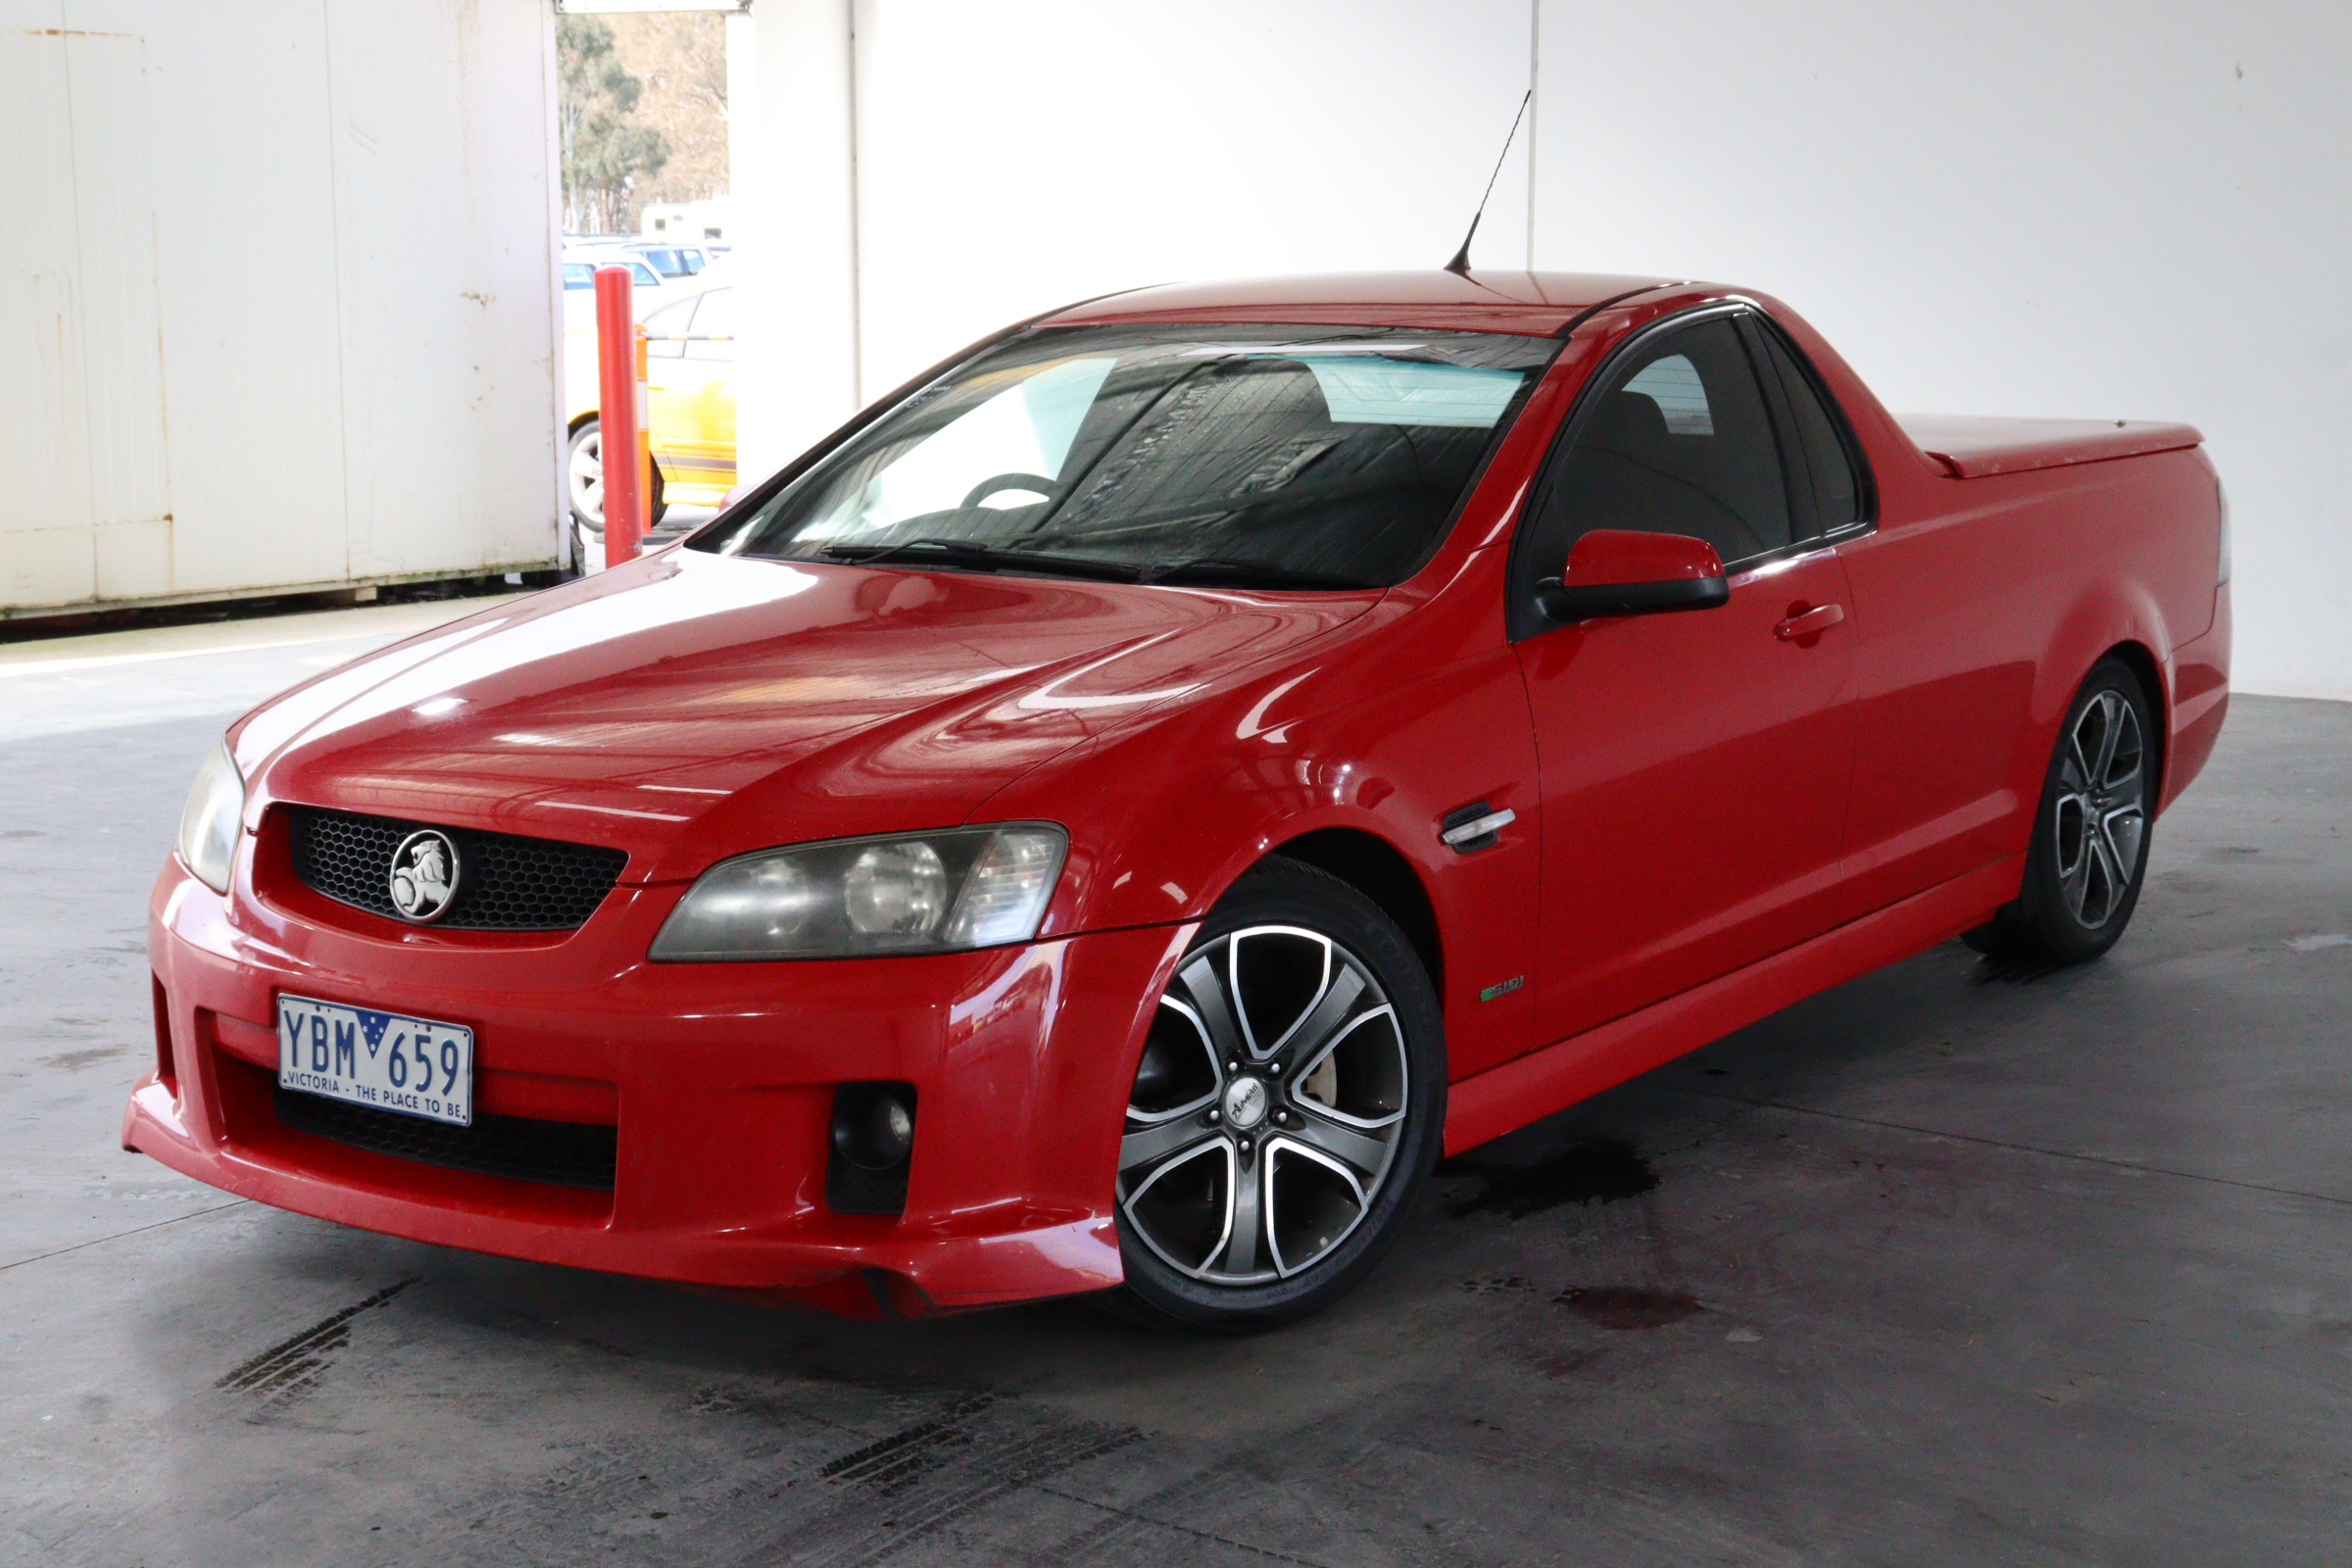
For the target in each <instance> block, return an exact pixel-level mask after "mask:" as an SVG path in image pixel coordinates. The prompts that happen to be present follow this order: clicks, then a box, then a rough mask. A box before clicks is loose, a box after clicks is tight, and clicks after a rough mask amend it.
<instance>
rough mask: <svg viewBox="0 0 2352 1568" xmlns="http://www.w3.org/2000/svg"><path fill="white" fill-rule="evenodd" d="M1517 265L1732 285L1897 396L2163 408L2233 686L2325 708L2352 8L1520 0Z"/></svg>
mask: <svg viewBox="0 0 2352 1568" xmlns="http://www.w3.org/2000/svg"><path fill="white" fill-rule="evenodd" d="M1543 39H1544V43H1543V58H1542V62H1541V70H1540V73H1539V75H1540V80H1541V83H1542V85H1541V88H1540V90H1539V91H1540V102H1541V103H1542V105H1543V112H1542V118H1541V129H1540V132H1539V135H1540V141H1539V147H1538V169H1539V172H1540V179H1541V185H1540V192H1539V194H1540V201H1539V217H1538V220H1537V225H1536V252H1537V257H1538V260H1539V262H1540V263H1541V265H1544V266H1546V267H1559V268H1584V267H1591V268H1595V269H1601V268H1606V269H1609V270H1624V271H1657V272H1670V273H1674V274H1677V275H1682V276H1697V277H1710V278H1728V279H1733V280H1736V281H1739V282H1742V283H1746V284H1749V285H1751V286H1753V287H1756V288H1760V289H1765V290H1768V291H1770V292H1771V293H1774V294H1777V295H1779V296H1780V297H1782V298H1783V299H1785V300H1787V301H1788V302H1789V304H1791V305H1793V306H1794V307H1795V308H1796V309H1797V310H1799V311H1801V312H1802V313H1804V315H1805V316H1806V317H1807V318H1808V319H1811V320H1812V321H1813V322H1814V323H1815V324H1816V325H1817V326H1819V327H1820V328H1821V329H1822V330H1823V332H1824V333H1825V334H1826V335H1827V336H1828V337H1829V338H1830V340H1831V341H1832V342H1834V343H1836V344H1837V345H1838V348H1839V350H1840V351H1841V352H1842V353H1844V354H1845V356H1846V357H1847V358H1848V359H1849V360H1850V361H1852V363H1853V365H1854V367H1855V368H1857V369H1858V370H1859V371H1861V373H1862V375H1863V377H1864V378H1865V379H1866V380H1868V381H1869V382H1870V384H1871V385H1872V387H1873V388H1874V389H1876V390H1877V391H1878V393H1879V394H1880V396H1881V397H1883V398H1884V399H1886V401H1887V403H1888V404H1889V405H1890V406H1891V407H1893V408H1896V409H1902V410H1923V411H1933V412H1942V413H1963V414H2023V415H2082V416H2092V417H2119V418H2120V417H2133V418H2157V419H2185V420H2188V421H2189V422H2191V423H2194V424H2196V425H2198V426H2199V427H2200V428H2202V429H2203V430H2204V432H2205V434H2206V436H2207V438H2208V440H2209V442H2210V451H2211V454H2212V456H2213V459H2214V461H2215V463H2216V464H2217V465H2219V466H2220V467H2221V470H2222V473H2223V476H2224V479H2225V481H2226V483H2227V484H2228V487H2229V498H2230V505H2231V513H2232V516H2233V519H2234V523H2235V534H2236V550H2235V554H2236V569H2235V572H2234V579H2235V580H2234V586H2233V590H2232V593H2233V603H2234V605H2235V608H2236V613H2237V668H2236V678H2235V684H2236V685H2237V686H2239V687H2240V688H2241V689H2244V690H2252V691H2261V692H2278V693H2287V694H2293V695H2302V696H2325V697H2336V698H2352V488H2348V487H2347V485H2346V483H2345V479H2344V475H2343V472H2342V464H2343V459H2344V455H2345V447H2346V442H2345V437H2344V432H2345V431H2346V430H2347V429H2352V305H2348V304H2347V303H2346V302H2347V301H2352V7H2347V6H2345V5H2343V4H2342V3H2341V0H2333V3H2319V0H2239V3H2238V4H2235V5H2229V6H2220V5H2212V4H2199V3H2191V0H2158V3H2141V4H2131V5H2125V4H2083V3H2068V4H2051V3H2047V0H2044V3H2038V4H2036V3H2016V0H2007V3H2001V0H1976V3H1972V4H1967V5H1928V4H1920V3H1916V0H1912V3H1890V0H1878V3H1873V4H1850V5H1823V4H1813V5H1788V6H1774V7H1761V6H1752V5H1734V4H1717V5H1692V4H1683V5H1655V6H1646V7H1642V8H1635V9H1629V8H1624V7H1608V6H1599V5H1585V4H1576V5H1571V4H1564V3H1560V0H1547V3H1546V4H1545V6H1544V28H1543Z"/></svg>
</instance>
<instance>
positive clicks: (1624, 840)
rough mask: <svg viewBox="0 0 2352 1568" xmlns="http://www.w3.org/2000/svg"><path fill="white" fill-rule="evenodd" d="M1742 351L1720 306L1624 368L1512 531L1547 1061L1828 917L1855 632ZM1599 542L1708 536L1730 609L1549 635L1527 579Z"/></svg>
mask: <svg viewBox="0 0 2352 1568" xmlns="http://www.w3.org/2000/svg"><path fill="white" fill-rule="evenodd" d="M1756 331H1757V328H1756V327H1755V326H1754V325H1753V324H1751V323H1743V322H1742V321H1741V320H1740V313H1739V312H1738V311H1736V310H1716V311H1711V312H1707V313H1704V314H1703V315H1701V316H1699V317H1697V318H1696V319H1693V318H1691V317H1684V318H1678V319H1675V320H1673V321H1671V322H1669V323H1666V324H1665V325H1664V326H1663V327H1661V328H1659V329H1656V330H1653V331H1652V332H1651V333H1649V334H1648V335H1647V336H1645V337H1642V338H1639V339H1637V340H1636V341H1635V343H1634V344H1633V345H1632V346H1631V347H1630V349H1629V350H1627V351H1624V352H1621V353H1620V354H1619V355H1618V356H1617V358H1616V360H1615V363H1614V364H1613V365H1612V366H1611V367H1610V368H1607V369H1605V370H1604V371H1603V372H1602V375H1603V377H1604V378H1603V379H1602V380H1601V381H1599V382H1596V383H1595V385H1594V387H1593V391H1592V392H1591V393H1589V394H1588V395H1587V396H1586V397H1584V398H1582V399H1580V401H1579V406H1578V410H1577V413H1576V415H1575V416H1574V417H1573V420H1572V422H1571V424H1570V425H1569V427H1568V428H1567V429H1566V430H1565V431H1564V432H1563V439H1562V440H1561V441H1560V442H1559V443H1557V444H1556V445H1555V447H1554V450H1553V453H1552V457H1551V459H1550V462H1549V464H1548V466H1547V467H1546V470H1545V472H1544V475H1543V476H1542V478H1541V479H1540V480H1539V483H1538V485H1537V487H1536V490H1535V492H1534V496H1533V500H1532V502H1531V504H1530V507H1529V510H1528V513H1527V520H1526V521H1525V522H1524V523H1523V527H1526V528H1529V529H1530V530H1531V531H1530V534H1529V537H1528V538H1527V539H1526V540H1525V541H1524V542H1523V544H1522V547H1521V552H1520V561H1519V564H1518V566H1517V568H1516V573H1515V576H1514V581H1513V593H1514V606H1513V634H1514V636H1515V637H1516V638H1517V639H1518V641H1517V651H1518V655H1519V662H1520V668H1521V672H1522V674H1523V676H1524V678H1525V681H1526V686H1527V696H1528V703H1529V706H1530V709H1531V711H1532V713H1533V716H1534V721H1535V732H1536V742H1537V752H1538V759H1539V766H1540V769H1541V782H1542V797H1543V810H1544V824H1543V841H1544V847H1543V892H1542V914H1541V936H1540V942H1541V948H1542V958H1541V963H1542V968H1541V971H1540V974H1539V976H1538V995H1537V999H1536V1008H1537V1015H1538V1023H1539V1027H1538V1041H1539V1043H1541V1042H1545V1041H1552V1040H1558V1039H1562V1038H1565V1037H1567V1036H1570V1035H1574V1034H1578V1033H1581V1032H1583V1031H1585V1030H1588V1029H1591V1028H1593V1027H1594V1026H1596V1025H1598V1024H1602V1023H1605V1022H1607V1021H1609V1020H1610V1019H1612V1018H1616V1017H1619V1016H1622V1015H1623V1014H1626V1013H1629V1012H1632V1011H1634V1010H1636V1009H1637V1008H1640V1007H1642V1006H1646V1005H1649V1004H1652V1003H1655V1002H1659V1001H1662V1000H1664V999H1666V998H1668V997H1671V996H1674V995H1676V994H1677V993H1680V992H1683V991H1686V990H1689V989H1690V988H1691V987H1693V986H1696V985H1700V984H1703V983H1704V982H1706V981H1708V980H1711V979H1713V978H1715V977H1717V976H1719V975H1722V974H1725V973H1727V972H1729V971H1731V970H1733V969H1737V968H1739V967H1740V966H1742V965H1744V964H1748V963H1752V962H1754V961H1755V960H1757V959H1759V958H1763V957H1766V956H1770V955H1772V954H1774V953H1777V952H1779V951H1781V950H1783V949H1786V948H1789V947H1791V946H1793V945H1795V944H1796V943H1799V942H1802V941H1804V940H1805V939H1807V938H1808V937H1811V936H1814V935H1817V934H1818V933H1820V932H1821V931H1823V930H1826V929H1828V927H1829V925H1830V924H1831V923H1833V922H1834V920H1835V918H1836V915H1835V909H1836V884H1837V880H1838V858H1839V850H1840V840H1841V836H1842V829H1843V819H1844V814H1845V797H1846V788H1847V779H1848V774H1849V771H1850V769H1851V766H1852V753H1853V695H1854V693H1853V678H1854V630H1853V626H1852V624H1851V623H1850V621H1847V620H1845V619H1844V618H1843V616H1844V612H1845V607H1846V606H1847V604H1848V595H1847V590H1846V581H1845V569H1844V566H1843V564H1841V563H1840V562H1839V560H1838V554H1837V552H1836V550H1835V549H1834V548H1829V547H1826V546H1825V544H1824V542H1823V539H1822V536H1821V530H1820V528H1819V526H1818V522H1819V517H1820V513H1821V510H1822V509H1821V508H1820V507H1819V506H1818V505H1817V504H1816V502H1815V498H1814V496H1813V494H1812V487H1811V484H1810V481H1809V480H1808V479H1807V477H1806V470H1805V468H1804V467H1803V458H1802V457H1801V455H1800V453H1799V451H1798V448H1797V446H1796V442H1795V438H1794V432H1793V431H1792V430H1791V429H1789V423H1790V421H1789V415H1788V412H1787V404H1786V402H1785V400H1784V398H1783V394H1782V392H1781V389H1780V384H1779V382H1778V380H1777V379H1775V378H1773V375H1772V372H1771V370H1770V369H1769V368H1765V369H1764V370H1763V371H1762V372H1761V373H1760V372H1759V363H1760V359H1761V350H1760V340H1759V339H1758V338H1757V337H1756V336H1755V333H1756ZM1792 480H1793V482H1792ZM1593 528H1632V529H1643V530H1649V531H1654V532H1660V533H1673V534H1685V535H1693V536H1696V537H1698V538H1702V539H1705V540H1706V541H1707V542H1708V543H1710V544H1712V545H1714V547H1715V549H1716V551H1717V553H1718V554H1719V555H1720V556H1721V557H1722V558H1723V560H1724V563H1725V565H1726V568H1727V572H1728V575H1729V577H1730V582H1731V598H1730V602H1729V603H1728V604H1726V605H1723V606H1721V607H1719V608H1714V609H1706V610H1696V611H1684V612H1678V613H1653V614H1636V615H1621V616H1613V617H1605V618H1600V619H1593V620H1588V621H1585V622H1583V623H1581V624H1577V625H1556V624H1549V623H1546V622H1544V620H1543V619H1542V618H1541V613H1540V612H1535V611H1534V610H1533V608H1532V604H1531V603H1530V602H1531V601H1532V598H1533V591H1534V585H1535V583H1536V581H1537V580H1539V579H1540V578H1543V577H1546V576H1556V575H1558V574H1559V573H1560V571H1561V569H1562V564H1563V563H1564V561H1565V559H1566V555H1567V551H1568V548H1569V547H1570V545H1572V544H1573V543H1574V542H1575V540H1576V539H1577V538H1579V537H1581V536H1582V535H1583V534H1584V533H1585V532H1587V531H1588V530H1590V529H1593ZM1800 617H1803V618H1800Z"/></svg>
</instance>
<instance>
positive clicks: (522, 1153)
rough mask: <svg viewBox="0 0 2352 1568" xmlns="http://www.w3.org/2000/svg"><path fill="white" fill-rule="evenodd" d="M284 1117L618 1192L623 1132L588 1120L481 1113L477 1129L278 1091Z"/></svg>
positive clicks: (421, 1156)
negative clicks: (615, 1175)
mask: <svg viewBox="0 0 2352 1568" xmlns="http://www.w3.org/2000/svg"><path fill="white" fill-rule="evenodd" d="M277 1119H278V1121H279V1122H280V1123H281V1124H282V1125H284V1126H287V1127H291V1128H293V1129H294V1130H295V1131H296V1132H303V1133H309V1134H311V1135H312V1136H314V1137H317V1138H331V1139H333V1140H334V1141H335V1142H336V1143H338V1144H349V1145H351V1146H352V1147H353V1148H355V1149H366V1150H370V1151H372V1152H376V1153H378V1154H390V1155H393V1156H394V1157H396V1158H399V1159H414V1160H417V1161H419V1162H421V1163H423V1164H427V1165H441V1166H445V1167H447V1168H448V1169H451V1170H466V1171H472V1172H474V1173H475V1174H477V1175H481V1176H504V1177H506V1178H507V1179H508V1180H509V1181H516V1182H538V1183H540V1184H541V1185H543V1186H548V1187H584V1188H588V1189H590V1190H592V1191H595V1192H605V1193H609V1192H611V1191H612V1190H613V1167H614V1165H615V1163H616V1159H615V1155H616V1153H617V1152H618V1150H619V1147H620V1131H619V1129H618V1128H614V1127H597V1126H592V1125H589V1124H587V1123H584V1122H568V1121H539V1120H535V1119H533V1118H530V1117H525V1116H489V1115H482V1114H479V1113H477V1114H476V1115H475V1116H474V1118H473V1125H472V1126H470V1127H452V1126H450V1125H449V1124H448V1123H446V1122H437V1121H426V1120H425V1119H424V1118H423V1117H421V1116H404V1115H402V1114H400V1113H399V1112H398V1111H391V1110H377V1109H375V1108H374V1107H372V1106H369V1105H354V1104H349V1103H345V1102H343V1101H340V1100H328V1099H327V1098H325V1097H324V1096H323V1095H306V1094H301V1093H299V1092H297V1091H294V1090H290V1089H280V1090H278V1091H277Z"/></svg>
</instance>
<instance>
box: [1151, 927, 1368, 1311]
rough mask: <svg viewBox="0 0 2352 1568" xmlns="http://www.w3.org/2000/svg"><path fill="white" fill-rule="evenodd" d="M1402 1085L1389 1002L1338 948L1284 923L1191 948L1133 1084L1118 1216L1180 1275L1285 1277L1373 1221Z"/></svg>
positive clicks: (1249, 1280)
mask: <svg viewBox="0 0 2352 1568" xmlns="http://www.w3.org/2000/svg"><path fill="white" fill-rule="evenodd" d="M1409 1073H1410V1069H1409V1066H1408V1063H1407V1054H1406V1050H1405V1041H1404V1035H1403V1032H1402V1030H1401V1028H1400V1027H1399V1026H1398V1023H1397V1009H1396V1007H1395V1006H1394V1005H1392V1003H1391V1002H1390V999H1389V998H1388V996H1387V994H1386V993H1385V992H1384V991H1383V990H1382V989H1381V986H1380V983H1379V981H1378V980H1377V979H1375V978H1374V976H1373V974H1372V971H1371V970H1370V969H1369V968H1368V967H1366V965H1365V964H1364V962H1363V961H1362V960H1361V959H1360V958H1358V957H1356V956H1355V955H1353V954H1351V953H1349V952H1348V950H1347V949H1346V948H1345V947H1343V946H1342V945H1340V944H1339V943H1337V942H1334V941H1333V940H1331V938H1329V937H1327V936H1325V935H1323V934H1322V933H1320V932H1317V931H1312V930H1308V929H1306V928H1304V927H1301V926H1293V925H1257V926H1250V927H1248V928H1246V929H1243V930H1239V931H1234V932H1231V933H1228V934H1226V935H1223V936H1219V937H1216V938H1214V939H1212V940H1211V941H1209V942H1206V943H1203V944H1202V945H1201V947H1199V948H1196V949H1195V950H1193V951H1192V952H1191V953H1189V954H1187V955H1185V957H1184V960H1183V962H1182V963H1181V964H1179V965H1178V967H1177V973H1176V979H1175V981H1174V983H1173V984H1171V985H1170V986H1169V988H1168V992H1167V994H1166V995H1165V996H1163V997H1162V998H1161V999H1160V1002H1159V1007H1158V1011H1157V1016H1156V1017H1155V1018H1154V1019H1153V1022H1152V1032H1151V1035H1150V1037H1149V1039H1148V1040H1147V1042H1146V1044H1145V1048H1144V1054H1143V1060H1142V1063H1141V1064H1140V1065H1139V1067H1138V1068H1137V1071H1136V1077H1135V1088H1134V1091H1133V1092H1132V1094H1131V1095H1130V1097H1129V1103H1128V1107H1127V1119H1126V1128H1125V1134H1124V1136H1123V1137H1122V1139H1121V1141H1120V1147H1119V1205H1120V1209H1121V1212H1123V1213H1124V1214H1125V1216H1126V1218H1127V1221H1128V1223H1129V1225H1130V1226H1131V1227H1132V1228H1133V1231H1134V1233H1135V1234H1136V1235H1137V1236H1138V1237H1140V1238H1141V1239H1142V1241H1143V1242H1144V1244H1145V1245H1146V1246H1147V1247H1149V1248H1150V1249H1151V1250H1152V1252H1153V1253H1154V1254H1155V1255H1156V1256H1157V1257H1158V1258H1159V1259H1160V1261H1162V1262H1164V1263H1166V1264H1167V1265H1168V1266H1169V1267H1170V1268H1172V1269H1175V1270H1176V1271H1178V1272H1179V1273H1181V1274H1183V1275H1185V1276H1186V1277H1188V1278H1190V1279H1194V1280H1198V1281H1200V1282H1201V1283H1203V1284H1208V1285H1216V1286H1254V1285H1265V1284H1270V1283H1273V1282H1275V1281H1279V1280H1287V1279H1290V1278H1293V1277H1295V1276H1297V1275H1298V1274H1299V1273H1301V1272H1302V1271H1304V1270H1306V1269H1308V1268H1311V1267H1312V1266H1313V1265H1314V1264H1315V1263H1316V1262H1317V1261H1319V1260H1320V1259H1322V1258H1324V1257H1326V1256H1327V1255H1329V1254H1330V1253H1331V1251H1332V1250H1333V1249H1335V1248H1337V1247H1338V1246H1339V1245H1340V1244H1341V1243H1342V1242H1344V1241H1346V1240H1347V1239H1348V1236H1349V1235H1350V1234H1352V1233H1353V1232H1354V1230H1355V1229H1356V1227H1357V1226H1359V1225H1360V1224H1361V1223H1362V1222H1363V1220H1364V1217H1365V1215H1366V1214H1368V1213H1369V1212H1370V1211H1371V1209H1372V1205H1373V1201H1374V1200H1375V1199H1376V1198H1377V1197H1378V1195H1379V1193H1380V1191H1381V1188H1382V1186H1383V1184H1384V1183H1386V1182H1387V1181H1388V1180H1389V1178H1390V1176H1391V1173H1392V1168H1393V1167H1394V1166H1395V1164H1396V1157H1397V1147H1398V1144H1399V1141H1400V1139H1401V1137H1402V1134H1403V1130H1404V1122H1405V1111H1406V1108H1407V1105H1408V1104H1409V1103H1410V1102H1409V1095H1408V1090H1409V1087H1410V1084H1409Z"/></svg>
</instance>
